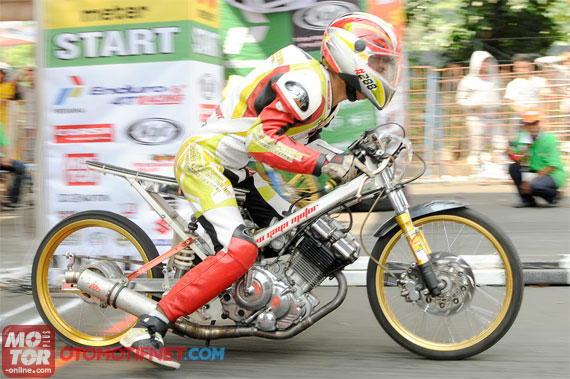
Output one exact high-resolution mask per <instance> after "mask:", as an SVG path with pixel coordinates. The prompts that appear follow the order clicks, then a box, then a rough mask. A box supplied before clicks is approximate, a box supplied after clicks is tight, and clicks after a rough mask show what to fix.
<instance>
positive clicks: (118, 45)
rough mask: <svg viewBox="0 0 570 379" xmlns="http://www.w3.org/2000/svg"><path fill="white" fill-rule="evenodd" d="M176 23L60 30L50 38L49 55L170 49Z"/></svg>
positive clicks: (162, 51)
mask: <svg viewBox="0 0 570 379" xmlns="http://www.w3.org/2000/svg"><path fill="white" fill-rule="evenodd" d="M180 30H181V29H180V27H179V26H165V27H157V28H151V29H140V28H133V29H126V30H105V31H84V32H81V33H67V32H65V33H60V34H56V35H55V37H54V38H53V43H54V45H55V46H56V49H55V50H54V51H53V55H54V56H55V57H56V58H58V59H61V60H71V59H78V58H81V57H82V56H83V58H99V57H103V58H106V57H112V56H136V55H158V54H173V53H174V35H175V34H178V33H180Z"/></svg>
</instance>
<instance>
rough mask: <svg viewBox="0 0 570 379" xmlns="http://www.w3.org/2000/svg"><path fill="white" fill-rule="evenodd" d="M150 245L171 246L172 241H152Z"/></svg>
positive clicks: (163, 239) (160, 239) (158, 239)
mask: <svg viewBox="0 0 570 379" xmlns="http://www.w3.org/2000/svg"><path fill="white" fill-rule="evenodd" d="M152 243H153V245H154V246H172V240H171V239H166V238H157V239H153V240H152Z"/></svg>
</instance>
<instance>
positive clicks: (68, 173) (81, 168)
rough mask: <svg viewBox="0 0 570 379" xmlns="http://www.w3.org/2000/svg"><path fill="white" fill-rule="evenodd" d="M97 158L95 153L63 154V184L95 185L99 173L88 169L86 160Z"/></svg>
mask: <svg viewBox="0 0 570 379" xmlns="http://www.w3.org/2000/svg"><path fill="white" fill-rule="evenodd" d="M96 160H98V155H97V154H93V153H91V154H67V155H66V156H65V184H66V185H68V186H96V185H98V184H99V174H98V173H97V172H95V171H93V170H89V169H88V168H87V165H86V163H85V162H86V161H96Z"/></svg>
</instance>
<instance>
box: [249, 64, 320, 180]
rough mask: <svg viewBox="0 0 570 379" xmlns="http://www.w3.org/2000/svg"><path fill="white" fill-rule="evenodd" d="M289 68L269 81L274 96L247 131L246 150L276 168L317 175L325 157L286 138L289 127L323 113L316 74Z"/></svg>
mask: <svg viewBox="0 0 570 379" xmlns="http://www.w3.org/2000/svg"><path fill="white" fill-rule="evenodd" d="M311 74H313V73H310V72H309V73H302V74H301V73H299V72H289V73H286V74H285V75H283V76H282V77H281V78H279V80H277V81H275V82H274V83H272V84H271V87H272V89H273V91H274V93H275V99H274V100H273V101H272V102H271V103H270V104H269V105H268V106H266V107H264V108H263V110H262V111H261V112H260V113H259V117H258V119H257V121H256V123H255V124H254V125H253V126H252V127H251V129H250V130H249V131H248V133H247V151H248V152H249V153H250V155H251V156H252V157H253V158H255V159H256V160H258V161H261V162H263V163H266V164H268V165H270V166H272V167H274V168H276V169H280V170H285V171H289V172H295V173H301V174H313V175H320V171H321V170H320V169H321V166H322V164H323V162H324V161H325V157H324V155H323V154H321V153H320V152H318V151H316V150H313V149H311V148H309V147H307V146H305V145H303V144H301V143H299V142H296V141H294V140H292V139H291V138H289V137H288V136H287V135H286V134H285V133H286V132H287V131H289V130H290V129H291V130H293V129H294V128H300V127H303V126H305V125H308V124H310V123H312V122H314V121H316V120H317V119H319V117H320V115H322V113H323V108H324V107H325V101H324V98H323V95H322V90H321V83H320V80H319V78H318V77H317V76H316V74H313V75H314V76H313V75H311Z"/></svg>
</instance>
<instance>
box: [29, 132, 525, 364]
mask: <svg viewBox="0 0 570 379" xmlns="http://www.w3.org/2000/svg"><path fill="white" fill-rule="evenodd" d="M349 150H350V151H351V152H352V153H353V154H354V155H355V156H356V157H357V158H358V162H359V163H358V165H359V167H360V169H361V171H362V172H363V173H362V174H361V175H360V176H358V177H357V178H355V179H354V180H352V181H350V182H348V183H346V184H344V185H340V186H338V187H336V188H334V189H332V190H331V191H330V192H329V193H327V194H326V195H324V196H322V197H320V198H318V199H317V200H316V201H314V202H312V203H310V204H308V205H305V206H303V207H301V208H300V209H296V208H295V207H294V206H292V208H291V212H290V214H289V215H287V216H286V217H284V218H283V219H281V220H278V221H276V222H274V223H273V224H272V225H270V226H269V227H267V228H265V229H257V228H256V226H255V225H254V224H253V222H252V221H251V219H250V218H249V217H248V216H249V215H248V213H247V210H246V209H244V208H243V207H242V206H241V205H240V209H241V210H242V212H243V215H244V219H245V220H246V225H247V226H248V227H251V228H252V229H251V230H252V231H251V233H252V236H253V237H254V239H255V241H256V242H257V245H258V246H259V248H260V252H259V256H258V259H257V261H256V263H255V264H254V265H253V267H251V269H250V270H249V271H248V272H247V273H246V274H245V275H244V276H243V277H242V278H240V279H239V280H237V281H236V282H235V283H233V284H232V285H231V286H230V287H228V288H227V289H225V290H224V291H223V292H222V293H221V294H219V296H217V297H215V298H214V299H213V300H212V301H210V302H209V303H208V304H206V305H205V306H203V307H202V308H200V309H199V310H197V311H196V312H195V313H193V314H192V315H187V316H185V317H180V318H179V319H178V320H176V321H175V322H174V323H172V324H171V325H170V327H171V329H172V330H173V331H174V332H175V333H177V334H179V335H183V336H188V337H191V338H196V339H202V340H207V341H208V340H213V339H219V338H235V337H247V336H255V337H262V338H269V339H286V338H290V337H293V336H295V335H297V334H298V333H300V332H302V331H304V330H306V329H307V328H309V327H310V326H311V325H313V324H314V323H316V322H317V321H319V320H320V319H322V318H323V317H324V316H326V315H327V314H329V313H331V312H332V311H334V310H335V309H337V308H338V307H339V306H340V305H341V303H342V302H343V300H344V299H345V297H346V295H347V280H346V278H345V276H344V274H343V270H344V269H345V268H346V267H347V266H349V265H350V264H352V263H354V262H355V261H356V260H357V259H358V258H359V256H360V255H363V258H361V259H365V260H366V259H367V260H368V266H367V273H366V288H367V292H368V298H369V302H370V306H371V308H372V311H373V313H374V315H375V316H376V318H377V320H378V322H379V323H380V325H381V326H382V328H383V329H384V330H385V331H386V332H387V333H388V335H389V336H390V337H391V338H392V339H394V340H395V341H396V342H397V343H399V344H400V345H402V346H403V347H405V348H406V349H408V350H410V351H412V352H414V353H417V354H419V355H422V356H424V357H427V358H431V359H462V358H466V357H469V356H473V355H475V354H478V353H481V352H482V351H484V350H486V349H488V348H489V347H491V346H492V345H493V344H495V343H496V342H497V341H499V340H500V339H501V338H502V337H503V336H504V335H505V333H506V332H507V331H508V330H509V328H510V327H511V325H512V324H513V322H514V321H515V318H516V316H517V314H518V311H519V308H520V306H521V302H522V296H523V277H522V270H521V265H520V261H519V258H518V256H517V253H516V251H515V248H514V246H513V244H512V242H511V241H510V239H509V238H508V236H506V235H505V234H504V232H502V231H501V230H500V229H499V227H498V226H497V225H496V224H495V223H494V222H492V221H491V220H489V219H488V218H486V217H484V216H483V215H481V214H479V213H477V212H475V211H474V210H472V209H469V207H468V204H466V203H462V202H457V201H431V202H428V203H424V204H419V205H416V206H413V207H409V205H408V201H407V200H406V197H405V194H404V191H403V188H404V186H405V185H407V184H409V183H410V182H411V181H413V180H415V179H417V178H418V177H419V176H420V175H421V174H419V175H417V176H416V177H415V178H412V179H409V180H406V181H404V179H403V178H404V173H405V170H406V168H407V167H408V166H409V165H410V163H411V161H412V154H413V153H412V146H411V143H410V142H409V140H408V139H406V138H405V132H404V129H403V128H401V127H394V126H393V125H392V126H383V127H377V128H373V129H370V130H367V131H365V132H364V133H363V134H362V136H360V137H359V138H358V139H357V140H356V141H354V142H353V143H352V144H351V145H350V146H349ZM417 156H418V158H419V159H421V158H420V157H419V155H417ZM422 162H423V160H422ZM87 165H88V166H89V168H91V169H94V170H97V171H100V172H102V173H105V174H110V175H115V176H118V177H121V178H124V179H126V180H127V181H128V182H129V183H130V185H131V186H132V187H133V188H134V189H135V190H136V192H138V193H139V194H140V195H141V196H142V197H143V198H144V199H145V200H146V202H147V203H148V204H149V205H150V206H151V208H152V209H153V210H154V211H156V213H157V214H158V215H159V216H160V218H161V219H163V220H164V221H165V222H166V223H168V225H169V226H170V227H171V228H172V230H173V232H174V237H175V240H176V239H178V240H177V241H176V242H174V243H173V245H175V246H174V247H173V248H172V249H170V250H169V251H167V252H165V253H164V254H161V255H159V254H158V253H157V249H156V247H155V245H153V242H152V241H151V239H150V238H149V237H148V236H147V235H146V234H145V233H144V232H143V231H142V229H141V228H140V227H138V226H137V225H136V224H135V223H134V222H132V221H131V220H129V219H128V218H125V217H123V216H121V215H118V214H116V213H112V212H107V211H86V212H81V213H77V214H74V215H72V216H70V217H68V218H66V219H64V220H62V221H61V222H59V223H58V224H57V225H56V226H54V227H53V229H51V231H50V232H49V233H48V234H47V236H46V237H45V238H44V239H43V241H42V243H41V245H40V247H39V249H38V251H37V254H36V256H35V259H34V262H33V272H32V285H33V296H34V301H35V303H36V306H37V309H38V311H39V313H40V315H41V317H42V318H43V320H44V321H45V323H46V324H47V325H51V326H52V327H53V328H54V329H55V331H56V334H57V335H58V337H59V338H61V339H62V340H63V341H65V342H66V343H68V344H71V345H75V346H81V347H85V346H88V347H105V346H111V345H114V344H116V343H118V341H119V340H120V338H121V336H122V335H123V334H124V333H126V332H127V331H128V330H129V328H131V327H132V326H133V325H134V323H135V322H136V320H137V316H140V315H141V314H145V313H149V312H150V311H151V310H152V309H154V308H155V307H156V305H157V300H159V299H160V297H161V295H162V294H163V293H164V292H165V291H168V290H169V289H170V288H171V287H172V286H173V285H174V284H175V283H176V281H177V280H178V279H179V278H180V277H182V276H183V275H184V274H185V273H186V272H188V270H190V269H191V268H192V267H193V266H194V265H196V264H197V263H199V262H200V261H202V260H203V259H205V258H206V257H207V256H209V255H213V254H215V251H214V250H213V246H212V243H211V241H210V240H209V238H208V236H207V234H205V233H201V229H200V226H199V224H198V223H197V222H196V219H195V218H194V217H191V218H190V219H189V218H188V217H186V218H185V217H182V216H181V215H180V213H179V212H177V211H176V210H175V209H174V208H173V207H172V206H171V205H170V203H169V202H168V201H166V200H165V199H164V197H163V194H161V192H160V188H161V187H165V186H167V187H175V186H177V183H176V181H175V180H174V179H172V178H168V177H163V176H158V175H151V174H147V173H141V172H137V171H133V170H129V169H125V168H121V167H116V166H112V165H107V164H104V163H100V162H93V161H91V162H88V163H87ZM424 171H425V163H424ZM329 190H330V188H329ZM234 191H235V194H236V198H237V200H238V204H243V202H244V199H245V197H246V196H247V192H245V191H243V190H240V189H239V188H235V189H234ZM386 196H387V197H388V198H389V200H390V203H391V205H392V206H393V208H394V211H395V216H394V217H393V218H391V219H389V220H388V221H387V222H385V223H384V224H383V225H381V226H379V227H378V229H377V231H376V232H375V233H374V237H375V238H376V239H377V241H376V243H375V245H374V247H373V249H372V251H371V253H369V252H368V250H367V249H366V246H365V245H364V244H363V243H362V229H361V239H360V242H361V243H360V244H359V243H358V242H357V240H356V238H355V237H354V236H353V235H352V234H351V233H350V229H351V226H352V215H351V214H350V211H349V206H351V205H352V204H354V203H356V202H358V201H361V200H362V199H367V198H374V197H376V198H377V199H381V198H384V197H386ZM340 211H348V212H349V216H350V225H344V224H341V223H340V222H339V221H337V220H336V219H335V215H336V214H338V213H339V212H340ZM369 214H370V213H369ZM86 240H87V241H89V243H88V244H86V243H81V241H84V242H85V241H86ZM178 242H179V243H178ZM361 251H364V252H365V253H366V254H367V255H368V257H366V254H361ZM325 280H329V282H328V283H332V284H334V283H335V281H336V283H337V284H338V287H337V289H336V294H335V295H334V297H333V298H332V299H331V300H330V301H328V302H326V304H324V305H320V300H319V299H318V298H317V297H316V296H315V295H314V294H313V290H314V289H315V288H316V287H317V286H319V285H320V284H322V283H323V281H325ZM333 280H334V281H333ZM354 311H355V312H354V319H355V320H357V319H358V312H359V311H360V310H354Z"/></svg>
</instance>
